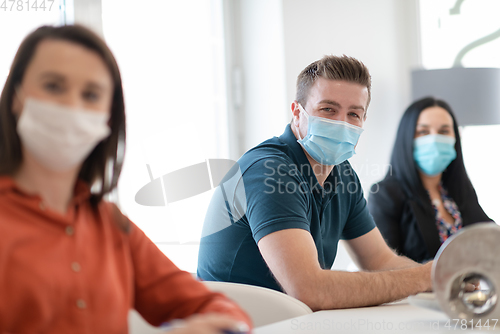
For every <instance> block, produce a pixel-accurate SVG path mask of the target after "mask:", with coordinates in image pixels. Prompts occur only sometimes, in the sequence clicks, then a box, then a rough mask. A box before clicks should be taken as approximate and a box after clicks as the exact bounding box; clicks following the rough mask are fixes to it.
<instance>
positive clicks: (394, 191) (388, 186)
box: [370, 175, 406, 197]
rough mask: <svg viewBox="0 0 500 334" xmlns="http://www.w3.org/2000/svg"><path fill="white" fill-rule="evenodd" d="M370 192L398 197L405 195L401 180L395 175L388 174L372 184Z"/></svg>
mask: <svg viewBox="0 0 500 334" xmlns="http://www.w3.org/2000/svg"><path fill="white" fill-rule="evenodd" d="M370 193H372V194H390V195H394V196H398V197H406V196H404V191H403V187H402V186H401V181H400V180H398V179H397V178H396V177H395V176H393V175H387V176H386V177H385V178H384V179H383V180H381V181H379V182H377V183H374V184H373V185H372V186H371V189H370Z"/></svg>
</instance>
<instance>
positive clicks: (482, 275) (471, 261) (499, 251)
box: [432, 223, 500, 324]
mask: <svg viewBox="0 0 500 334" xmlns="http://www.w3.org/2000/svg"><path fill="white" fill-rule="evenodd" d="M432 282H433V289H434V293H435V294H436V298H437V300H438V302H439V304H440V306H441V309H442V310H443V311H444V312H445V313H446V314H447V315H448V316H449V317H450V318H452V319H466V320H467V321H470V320H473V321H479V320H481V321H483V323H484V322H485V321H486V320H488V319H500V306H499V305H498V294H499V293H500V226H498V225H497V224H494V223H480V224H474V225H471V226H467V227H465V228H463V229H462V230H461V231H460V232H459V233H457V234H455V235H454V236H452V237H450V238H449V239H448V240H446V242H445V243H444V244H443V245H442V246H441V248H440V249H439V251H438V253H437V254H436V257H435V258H434V264H433V267H432ZM474 289H475V290H474ZM490 321H491V320H490ZM474 324H475V323H474Z"/></svg>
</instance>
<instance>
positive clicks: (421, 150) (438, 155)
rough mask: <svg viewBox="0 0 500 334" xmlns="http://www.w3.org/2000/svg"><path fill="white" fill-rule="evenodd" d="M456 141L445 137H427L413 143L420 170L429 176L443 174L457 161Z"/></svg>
mask: <svg viewBox="0 0 500 334" xmlns="http://www.w3.org/2000/svg"><path fill="white" fill-rule="evenodd" d="M455 141H456V139H455V138H453V137H450V136H444V135H427V136H422V137H418V138H415V139H414V141H413V158H414V159H415V162H416V163H417V166H418V168H419V169H420V170H421V171H422V172H424V173H425V174H427V175H429V176H435V175H438V174H440V173H442V172H443V171H444V170H445V169H446V167H448V165H449V164H450V163H451V162H452V161H453V160H455V158H456V157H457V152H456V151H455Z"/></svg>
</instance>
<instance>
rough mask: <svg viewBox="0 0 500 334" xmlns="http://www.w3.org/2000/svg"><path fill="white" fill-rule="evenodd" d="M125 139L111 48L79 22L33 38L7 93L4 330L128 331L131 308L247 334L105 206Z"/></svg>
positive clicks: (195, 327) (1, 157) (2, 191)
mask: <svg viewBox="0 0 500 334" xmlns="http://www.w3.org/2000/svg"><path fill="white" fill-rule="evenodd" d="M124 141H125V107H124V102H123V90H122V84H121V78H120V72H119V70H118V67H117V64H116V61H115V59H114V57H113V55H112V54H111V51H110V50H109V49H108V47H107V46H106V44H105V43H104V41H102V39H101V38H99V37H98V36H97V35H95V34H94V33H92V32H91V31H89V30H88V29H86V28H83V27H80V26H63V27H48V26H46V27H41V28H39V29H37V30H35V31H34V32H32V33H31V34H29V35H28V36H27V37H26V38H25V39H24V41H23V42H22V43H21V45H20V47H19V50H18V52H17V54H16V56H15V59H14V62H13V64H12V66H11V69H10V73H9V76H8V78H7V81H6V83H5V87H4V89H3V91H2V95H1V96H0V296H1V297H0V333H126V332H127V317H128V312H129V310H130V309H131V308H135V309H136V310H137V311H138V312H139V313H140V314H141V315H142V316H143V317H144V318H145V319H146V320H147V321H148V322H150V323H151V324H153V325H155V326H158V325H161V324H163V323H165V322H168V321H171V320H174V319H181V318H187V320H186V321H185V322H184V323H183V327H184V328H180V329H176V330H174V331H173V332H175V333H179V334H180V333H187V332H189V333H191V332H196V333H222V332H223V331H225V330H235V329H237V327H238V326H239V325H241V324H243V325H241V326H243V327H245V326H247V328H248V325H246V324H250V321H249V319H248V317H247V316H246V315H245V313H244V312H243V311H242V310H241V309H240V308H238V307H237V306H236V305H235V304H234V303H233V302H231V301H230V300H228V299H227V298H225V297H224V296H222V295H220V294H217V293H212V292H210V291H209V290H208V289H207V288H206V287H205V286H204V285H203V284H202V283H200V282H198V281H196V280H195V279H194V278H193V277H192V275H191V274H190V273H187V272H183V271H181V270H179V269H178V268H177V267H176V266H175V265H174V264H173V263H172V262H171V261H170V260H169V259H168V258H167V257H165V256H164V255H163V253H161V251H160V250H159V249H158V248H157V247H156V246H155V245H154V244H153V243H152V242H151V241H150V240H149V239H148V238H147V237H146V235H145V234H144V233H143V232H142V231H141V230H140V229H139V228H137V227H136V226H135V225H134V224H133V223H131V222H130V221H129V220H128V219H127V218H126V217H125V216H124V215H122V214H121V212H120V211H119V210H118V208H117V207H116V206H115V205H113V204H111V203H109V202H106V201H104V200H103V196H105V195H106V194H108V193H109V192H111V191H112V190H113V189H114V188H115V187H116V185H117V182H118V176H119V175H120V170H121V166H122V160H123V154H124ZM91 189H92V191H91ZM209 313H210V314H209ZM194 314H199V315H196V316H194V317H191V316H192V315H194ZM176 323H177V324H178V323H179V322H178V321H177V322H176Z"/></svg>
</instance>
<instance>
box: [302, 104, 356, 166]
mask: <svg viewBox="0 0 500 334" xmlns="http://www.w3.org/2000/svg"><path fill="white" fill-rule="evenodd" d="M299 109H300V111H301V112H302V113H303V114H304V115H305V116H306V118H307V121H308V125H307V135H306V136H305V137H304V138H303V139H302V138H300V134H299V140H297V141H298V142H299V144H300V145H302V147H303V148H304V149H305V150H306V152H307V153H308V154H309V155H310V156H311V157H312V158H313V159H314V160H316V161H317V162H319V163H320V164H322V165H328V166H332V165H338V164H340V163H342V162H344V161H346V160H347V159H349V158H350V157H352V156H353V155H354V154H355V152H354V147H355V146H356V144H357V143H358V139H359V136H360V135H361V133H362V132H363V129H362V128H360V127H358V126H355V125H352V124H349V123H347V122H342V121H334V120H331V119H327V118H323V117H316V116H311V115H309V114H308V113H307V112H306V111H305V110H304V108H303V107H302V106H301V105H300V104H299Z"/></svg>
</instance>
